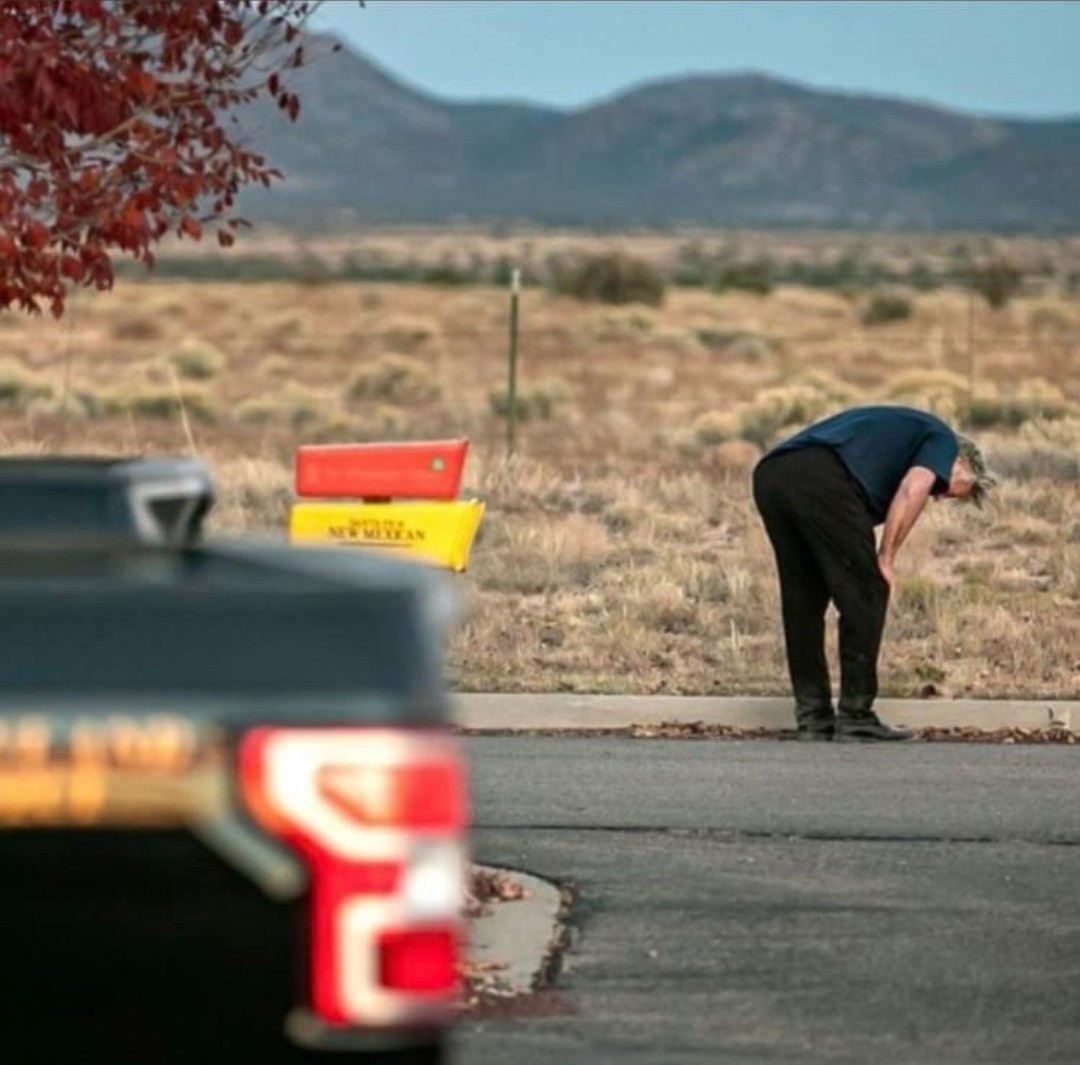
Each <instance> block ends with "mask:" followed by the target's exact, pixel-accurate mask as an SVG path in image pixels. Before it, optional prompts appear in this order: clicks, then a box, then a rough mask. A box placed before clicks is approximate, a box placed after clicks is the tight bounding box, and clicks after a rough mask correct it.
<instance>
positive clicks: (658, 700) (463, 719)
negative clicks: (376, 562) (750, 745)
mask: <svg viewBox="0 0 1080 1065" xmlns="http://www.w3.org/2000/svg"><path fill="white" fill-rule="evenodd" d="M451 700H452V705H453V708H454V723H455V724H456V725H458V726H459V727H461V728H465V729H469V730H474V731H480V732H504V731H506V732H526V731H531V730H536V729H558V730H566V731H572V730H574V729H614V728H626V727H628V726H630V725H659V724H661V723H662V722H669V721H670V722H683V723H687V722H693V721H701V722H704V723H705V724H707V725H732V726H735V727H737V728H766V729H788V728H792V727H793V725H794V720H793V716H792V703H791V699H790V698H786V697H785V698H780V697H759V696H746V697H721V696H707V695H706V696H701V695H686V696H681V695H572V694H559V693H556V694H532V693H530V694H520V695H513V694H505V693H488V692H456V693H452V695H451ZM874 709H875V710H876V711H877V713H878V714H879V715H880V716H881V718H882V719H883V720H885V721H887V722H889V723H890V724H893V725H908V726H910V727H911V728H976V729H983V730H987V731H990V730H995V729H1004V728H1024V729H1045V728H1048V727H1049V726H1050V725H1051V724H1054V725H1056V726H1057V727H1061V728H1066V729H1073V728H1077V729H1080V699H1067V700H1040V699H1005V700H996V699H985V700H984V699H879V700H878V701H877V702H876V703H875V705H874Z"/></svg>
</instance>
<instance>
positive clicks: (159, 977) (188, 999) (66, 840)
mask: <svg viewBox="0 0 1080 1065" xmlns="http://www.w3.org/2000/svg"><path fill="white" fill-rule="evenodd" d="M40 461H41V462H42V469H41V471H40V472H41V476H40V477H34V476H29V480H27V477H28V474H29V470H28V469H27V463H28V462H30V460H19V463H18V465H20V467H21V468H19V469H15V465H16V464H12V465H10V466H8V468H7V470H6V471H5V470H4V469H2V468H0V510H3V508H4V507H6V506H7V505H8V497H11V496H17V495H19V493H20V492H21V489H20V488H18V485H19V484H20V483H21V484H23V486H24V487H25V485H26V484H27V483H29V484H31V485H32V487H33V491H36V492H38V498H39V500H44V501H46V502H43V503H42V510H41V511H39V512H38V513H39V514H40V513H43V512H48V513H50V514H51V515H52V517H51V518H50V520H49V521H47V522H46V521H44V520H27V521H22V522H16V521H14V519H11V520H9V521H8V522H6V523H4V522H3V521H0V529H2V531H0V603H2V606H3V609H2V610H0V933H2V939H0V942H2V945H3V946H2V949H0V1040H2V1044H0V1045H2V1047H3V1059H4V1060H5V1061H11V1062H12V1065H16V1063H17V1065H38V1063H41V1065H44V1063H49V1065H56V1063H65V1065H66V1063H69V1062H86V1061H92V1062H97V1061H102V1062H105V1061H107V1062H110V1063H111V1065H121V1063H127V1062H130V1063H139V1065H173V1063H176V1065H180V1063H183V1065H196V1063H200V1065H201V1063H216V1062H221V1063H227V1065H245V1063H249V1062H250V1063H252V1065H254V1063H256V1062H258V1063H262V1065H274V1063H278V1062H281V1063H285V1062H290V1063H291V1062H325V1061H330V1062H334V1063H343V1065H344V1063H351V1062H360V1061H363V1062H371V1061H378V1062H383V1061H385V1062H397V1063H405V1062H417V1063H420V1062H423V1063H428V1065H430V1063H434V1062H438V1061H440V1060H441V1057H442V1053H443V1046H444V1042H445V1036H446V1032H447V1028H448V1026H449V1025H450V1024H451V1022H452V1020H453V1016H454V1011H455V1005H456V1000H457V994H458V979H459V960H460V959H459V955H460V951H461V943H462V939H463V931H464V929H463V919H462V908H463V907H462V904H463V896H464V879H465V832H466V825H467V814H468V811H467V779H466V770H465V765H464V761H463V757H462V754H461V751H460V749H459V747H458V744H457V741H456V740H455V738H454V737H453V736H452V735H451V734H450V731H449V728H448V701H447V696H446V693H445V690H444V686H443V681H442V672H441V669H442V667H441V657H442V642H443V638H444V634H445V630H446V626H447V624H448V619H449V618H450V616H451V614H452V611H453V596H452V592H451V591H450V589H449V588H448V586H447V584H446V581H447V580H448V578H445V577H443V575H441V574H439V573H438V572H437V571H433V570H431V569H429V568H428V567H425V566H421V565H415V564H410V563H407V562H401V561H397V560H394V559H389V558H384V557H380V556H376V555H373V554H372V555H368V554H363V553H353V552H342V551H339V550H335V549H327V550H319V549H300V548H290V547H287V546H280V545H256V544H251V543H243V542H238V543H234V544H230V543H224V542H222V543H215V542H212V541H210V542H202V541H201V538H200V536H199V526H200V524H201V516H202V515H203V514H205V512H206V509H208V507H209V504H210V502H212V496H213V493H212V485H211V482H210V481H209V478H208V477H206V478H203V477H201V476H194V477H192V476H190V475H191V474H192V473H193V472H195V471H193V469H192V468H190V467H189V466H185V465H184V464H180V465H177V466H175V467H173V468H172V470H171V472H172V473H173V474H177V476H176V477H174V478H172V487H173V489H175V491H174V492H173V493H172V495H171V496H170V495H169V493H168V492H163V493H161V494H160V495H159V494H155V493H151V495H153V496H154V498H155V499H170V500H171V502H170V504H169V505H168V506H166V507H160V508H158V518H157V519H155V520H154V521H149V522H148V521H136V520H129V519H128V518H123V517H116V515H122V514H123V513H124V512H125V506H124V505H121V504H120V503H117V501H116V498H113V499H112V500H111V502H109V503H108V504H107V505H106V504H105V503H103V501H102V499H101V498H96V499H95V498H94V496H95V493H97V495H98V496H102V495H105V496H113V497H117V496H119V497H123V496H125V495H126V496H127V497H128V500H127V507H128V509H127V513H128V514H129V515H130V514H134V513H135V511H136V509H137V506H141V505H143V504H136V507H132V505H131V504H132V496H133V495H134V496H136V497H140V498H143V499H148V498H150V496H149V495H147V496H140V492H139V485H140V483H143V487H145V482H141V478H143V476H144V474H145V476H146V478H147V480H148V481H149V480H154V481H155V483H156V485H157V487H158V488H161V487H163V485H164V484H165V482H168V481H169V480H170V476H169V474H170V469H169V467H168V464H167V463H166V464H165V465H162V464H160V463H158V464H156V465H155V464H154V463H149V464H147V465H145V466H142V467H140V466H138V465H137V464H136V465H134V466H130V467H127V468H125V469H123V470H119V469H118V468H117V464H115V463H107V462H96V463H95V462H89V463H88V462H77V463H74V464H69V465H68V466H67V467H66V473H65V471H63V470H61V469H60V468H59V467H60V466H61V465H62V464H61V463H56V462H53V463H52V465H51V466H50V464H49V462H48V461H47V460H40ZM2 466H3V464H2V463H0V467H2ZM5 472H6V473H7V474H8V476H5ZM73 482H76V486H75V487H74V488H73V487H72V485H73ZM42 485H45V487H42ZM50 486H51V487H50ZM68 491H70V495H69V498H68V499H67V502H66V503H65V504H63V505H61V504H60V503H58V502H57V501H56V497H57V495H58V494H59V495H60V496H63V495H64V494H65V492H68ZM76 497H77V498H78V499H79V503H78V505H77V506H75V507H71V506H70V504H71V502H72V499H74V498H76ZM49 500H51V501H52V502H51V503H50V502H48V501H49ZM64 506H68V508H69V509H68V510H67V511H65V513H67V514H68V516H71V515H72V514H78V515H80V517H79V518H78V521H77V523H76V524H75V525H70V524H67V523H66V521H65V520H61V519H60V518H59V517H58V516H57V515H59V514H60V513H61V511H62V510H63V507H64ZM50 507H51V508H52V509H51V510H50ZM144 513H149V514H153V513H154V507H153V505H152V504H150V505H148V506H146V507H145V509H144ZM88 514H89V515H91V516H92V515H97V516H98V518H100V517H101V516H102V515H111V516H113V517H111V518H110V519H109V522H105V523H103V522H101V521H98V522H97V523H96V524H95V522H94V521H91V520H90V519H88V517H87V515H88ZM9 518H10V512H9ZM46 532H47V535H45V533H46Z"/></svg>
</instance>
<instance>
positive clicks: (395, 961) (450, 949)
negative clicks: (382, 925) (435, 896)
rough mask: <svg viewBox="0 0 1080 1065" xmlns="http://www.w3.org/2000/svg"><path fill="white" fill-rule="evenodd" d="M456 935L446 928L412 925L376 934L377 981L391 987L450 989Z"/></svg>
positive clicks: (454, 975)
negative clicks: (377, 945)
mask: <svg viewBox="0 0 1080 1065" xmlns="http://www.w3.org/2000/svg"><path fill="white" fill-rule="evenodd" d="M457 963H458V937H457V936H456V935H455V933H454V931H453V930H451V929H448V928H413V929H403V930H401V931H389V932H382V933H381V934H380V935H379V982H380V983H381V984H382V986H383V987H385V988H387V989H389V990H391V991H413V992H419V993H421V994H431V993H433V992H437V991H443V992H446V991H453V990H454V988H455V987H456V982H457Z"/></svg>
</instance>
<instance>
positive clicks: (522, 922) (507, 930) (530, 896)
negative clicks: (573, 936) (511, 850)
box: [467, 866, 562, 995]
mask: <svg viewBox="0 0 1080 1065" xmlns="http://www.w3.org/2000/svg"><path fill="white" fill-rule="evenodd" d="M479 868H481V869H489V870H490V871H491V872H494V873H505V874H506V875H507V876H508V877H510V878H511V879H513V880H516V881H517V882H518V883H519V884H521V885H522V886H523V887H524V888H525V897H524V898H522V899H513V900H510V901H499V900H495V901H492V902H489V903H487V904H486V906H485V912H484V913H482V914H481V915H480V916H479V917H474V918H472V919H471V920H470V921H469V945H468V950H467V954H468V958H469V960H470V961H471V962H476V963H480V964H488V963H490V964H494V965H497V966H498V967H499V968H498V970H497V978H498V982H499V984H500V985H501V986H502V987H504V988H505V989H506V990H507V992H509V993H510V994H514V995H526V994H529V993H530V992H531V991H535V990H536V989H537V986H538V983H539V981H540V977H541V975H542V974H543V971H544V966H545V965H546V964H547V960H548V957H549V955H550V954H551V952H552V950H553V949H555V947H556V945H557V942H558V938H559V934H560V930H559V911H560V910H561V908H562V895H561V893H560V892H559V889H558V888H557V887H556V886H555V885H554V884H551V883H549V882H548V881H547V880H541V879H540V877H537V876H533V875H532V874H530V873H522V872H518V870H516V869H496V868H493V867H491V866H479Z"/></svg>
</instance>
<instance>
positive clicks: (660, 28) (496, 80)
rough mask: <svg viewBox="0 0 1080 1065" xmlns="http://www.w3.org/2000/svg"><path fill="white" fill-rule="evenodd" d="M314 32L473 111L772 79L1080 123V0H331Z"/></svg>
mask: <svg viewBox="0 0 1080 1065" xmlns="http://www.w3.org/2000/svg"><path fill="white" fill-rule="evenodd" d="M314 26H315V27H316V28H318V29H322V30H331V31H333V32H335V33H337V34H338V35H340V36H341V37H343V38H344V39H345V41H346V42H347V43H348V44H349V45H350V46H351V47H353V48H355V49H356V50H358V51H360V52H362V53H364V54H365V55H367V56H368V57H369V58H371V59H374V60H375V61H376V62H377V63H378V64H379V65H380V66H382V67H383V68H384V69H386V70H388V71H389V72H390V73H392V74H394V75H395V76H397V77H398V78H400V79H401V80H403V81H405V82H407V83H409V84H411V85H413V86H415V87H417V88H420V89H423V90H424V91H426V92H428V93H431V94H433V95H436V96H442V97H448V98H452V99H460V100H469V99H503V100H507V99H512V100H527V101H532V102H536V103H543V104H549V105H554V106H558V107H578V106H581V105H583V104H587V103H591V102H593V101H595V100H598V99H602V98H604V97H606V96H609V95H612V94H614V93H617V92H619V91H621V90H623V89H626V88H629V87H631V86H634V85H637V84H639V83H641V82H643V81H651V80H655V79H657V78H666V77H671V76H678V75H682V74H687V73H720V72H728V71H746V70H756V71H760V72H763V73H769V74H774V75H777V76H779V77H784V78H788V79H791V80H793V81H799V82H803V83H805V84H808V85H813V86H817V87H821V88H835V89H841V90H850V91H857V92H870V93H876V94H880V95H887V96H900V97H905V98H908V99H914V100H923V101H930V102H934V103H939V104H942V105H944V106H947V107H953V108H957V109H960V110H964V111H973V112H978V113H983V114H994V115H1010V116H1028V117H1051V116H1062V115H1070V116H1078V117H1080V61H1078V59H1077V51H1078V48H1080V2H1040V0H1027V2H1019V3H1010V2H1004V0H1000V2H999V0H993V2H960V0H933V2H914V0H903V2H897V3H886V2H880V3H875V2H858V0H851V2H844V3H813V2H809V0H795V2H765V0H754V2H749V3H743V2H735V0H729V2H722V0H714V2H710V0H692V2H684V0H367V6H366V7H365V8H360V6H359V5H358V4H357V3H355V0H329V2H328V3H327V4H326V5H325V6H324V8H323V9H322V10H321V11H320V12H319V14H318V15H317V16H316V21H315V23H314Z"/></svg>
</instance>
